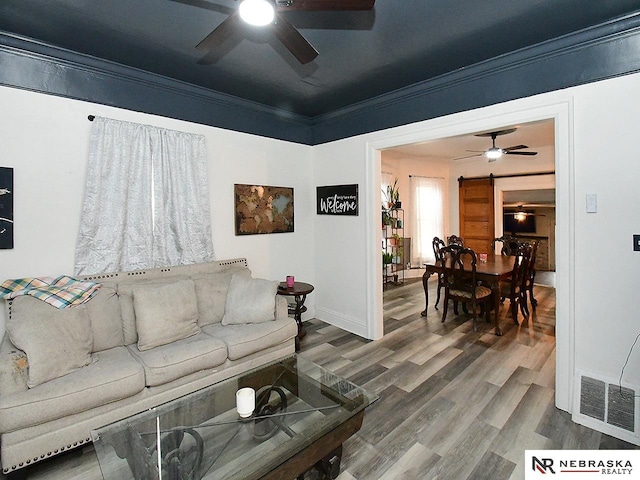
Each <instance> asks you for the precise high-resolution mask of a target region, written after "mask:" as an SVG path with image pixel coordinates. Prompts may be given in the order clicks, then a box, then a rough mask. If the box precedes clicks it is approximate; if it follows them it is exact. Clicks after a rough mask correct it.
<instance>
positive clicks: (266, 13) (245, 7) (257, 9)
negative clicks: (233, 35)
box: [238, 0, 276, 27]
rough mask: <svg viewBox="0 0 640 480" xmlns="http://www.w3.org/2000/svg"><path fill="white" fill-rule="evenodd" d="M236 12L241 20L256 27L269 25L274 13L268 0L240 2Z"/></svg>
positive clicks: (272, 5)
mask: <svg viewBox="0 0 640 480" xmlns="http://www.w3.org/2000/svg"><path fill="white" fill-rule="evenodd" d="M238 12H239V13H240V18H242V20H244V21H245V22H247V23H248V24H249V25H254V26H256V27H263V26H265V25H269V24H270V23H271V22H273V19H274V17H275V13H276V12H275V6H274V4H273V2H272V1H269V0H242V3H240V6H239V7H238Z"/></svg>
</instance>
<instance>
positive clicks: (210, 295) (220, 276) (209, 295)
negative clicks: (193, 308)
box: [191, 267, 251, 327]
mask: <svg viewBox="0 0 640 480" xmlns="http://www.w3.org/2000/svg"><path fill="white" fill-rule="evenodd" d="M235 273H237V274H239V275H245V276H247V277H250V276H251V270H249V269H248V268H246V267H231V268H229V269H228V270H225V271H223V272H217V273H208V274H199V275H193V276H192V277H191V279H192V280H193V281H194V283H195V285H196V297H197V298H198V325H200V326H201V327H204V326H205V325H209V324H211V323H220V322H221V321H222V317H223V316H224V308H225V304H226V299H227V292H228V291H229V283H230V282H231V277H232V276H233V275H234V274H235Z"/></svg>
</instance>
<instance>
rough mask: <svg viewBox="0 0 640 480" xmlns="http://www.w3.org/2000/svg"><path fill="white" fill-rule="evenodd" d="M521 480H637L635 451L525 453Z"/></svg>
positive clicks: (639, 464)
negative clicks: (600, 479) (523, 474)
mask: <svg viewBox="0 0 640 480" xmlns="http://www.w3.org/2000/svg"><path fill="white" fill-rule="evenodd" d="M525 472H526V473H525V480H531V479H541V478H554V479H555V478H558V479H567V480H568V479H576V478H578V479H587V478H589V479H590V478H603V477H607V478H610V477H611V476H615V477H616V478H619V477H626V478H638V479H640V451H639V450H527V451H526V452H525Z"/></svg>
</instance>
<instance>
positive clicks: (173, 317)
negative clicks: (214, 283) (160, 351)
mask: <svg viewBox="0 0 640 480" xmlns="http://www.w3.org/2000/svg"><path fill="white" fill-rule="evenodd" d="M133 307H134V310H135V315H136V330H137V332H138V349H139V350H149V349H151V348H154V347H159V346H160V345H166V344H168V343H171V342H175V341H176V340H182V339H183V338H187V337H190V336H192V335H196V334H197V333H199V332H200V327H199V326H198V302H197V300H196V289H195V287H194V284H193V280H180V281H178V282H174V283H166V284H162V285H138V286H135V287H133Z"/></svg>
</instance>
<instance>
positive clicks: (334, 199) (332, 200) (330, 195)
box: [316, 184, 358, 216]
mask: <svg viewBox="0 0 640 480" xmlns="http://www.w3.org/2000/svg"><path fill="white" fill-rule="evenodd" d="M316 188H317V214H318V215H351V216H355V215H358V185H357V184H353V185H331V186H327V187H316Z"/></svg>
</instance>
